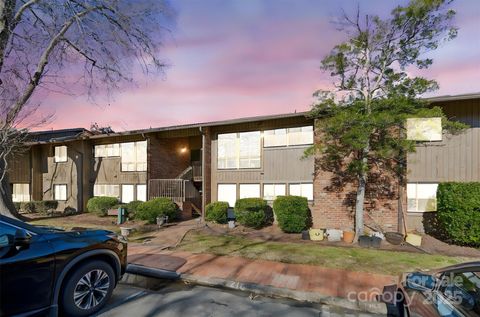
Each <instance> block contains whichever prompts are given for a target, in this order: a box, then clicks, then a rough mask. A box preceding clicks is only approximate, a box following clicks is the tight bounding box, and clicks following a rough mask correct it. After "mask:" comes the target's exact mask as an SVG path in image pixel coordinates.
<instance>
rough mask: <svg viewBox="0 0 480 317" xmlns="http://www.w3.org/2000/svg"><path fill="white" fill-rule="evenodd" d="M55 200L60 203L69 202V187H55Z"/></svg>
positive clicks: (63, 185) (62, 185)
mask: <svg viewBox="0 0 480 317" xmlns="http://www.w3.org/2000/svg"><path fill="white" fill-rule="evenodd" d="M53 199H54V200H58V201H65V200H67V185H65V184H61V185H53Z"/></svg>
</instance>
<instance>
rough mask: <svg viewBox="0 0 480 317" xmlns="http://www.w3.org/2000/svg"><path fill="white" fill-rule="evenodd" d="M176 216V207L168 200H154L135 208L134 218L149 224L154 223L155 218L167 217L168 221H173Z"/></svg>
mask: <svg viewBox="0 0 480 317" xmlns="http://www.w3.org/2000/svg"><path fill="white" fill-rule="evenodd" d="M177 215H178V206H177V205H176V204H175V203H174V202H173V201H171V200H170V199H168V198H155V199H152V200H149V201H146V202H144V203H141V204H140V205H139V206H138V207H137V212H136V213H135V218H138V219H141V220H146V221H148V222H149V223H153V224H154V223H156V222H157V217H159V216H168V219H170V220H171V219H175V218H176V217H177Z"/></svg>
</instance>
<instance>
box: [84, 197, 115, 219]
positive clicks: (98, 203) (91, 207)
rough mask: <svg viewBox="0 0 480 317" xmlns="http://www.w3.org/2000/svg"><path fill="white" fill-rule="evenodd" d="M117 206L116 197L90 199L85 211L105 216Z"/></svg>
mask: <svg viewBox="0 0 480 317" xmlns="http://www.w3.org/2000/svg"><path fill="white" fill-rule="evenodd" d="M117 204H118V199H117V198H116V197H92V198H90V199H89V200H88V202H87V210H88V212H93V213H95V214H97V215H99V216H106V215H107V212H108V210H109V209H111V208H113V207H114V206H115V205H117Z"/></svg>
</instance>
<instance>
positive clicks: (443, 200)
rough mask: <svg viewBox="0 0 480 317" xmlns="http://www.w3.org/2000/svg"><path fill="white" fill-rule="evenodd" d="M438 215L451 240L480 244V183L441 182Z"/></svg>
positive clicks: (473, 244) (464, 243) (438, 193)
mask: <svg viewBox="0 0 480 317" xmlns="http://www.w3.org/2000/svg"><path fill="white" fill-rule="evenodd" d="M437 215H438V221H439V225H440V226H441V229H442V230H443V231H444V233H445V234H446V236H447V237H448V239H449V240H451V241H452V242H454V243H457V244H462V245H471V246H480V183H441V184H439V185H438V189H437Z"/></svg>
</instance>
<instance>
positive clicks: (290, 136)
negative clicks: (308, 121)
mask: <svg viewBox="0 0 480 317" xmlns="http://www.w3.org/2000/svg"><path fill="white" fill-rule="evenodd" d="M292 129H300V130H301V131H300V132H295V133H298V134H300V135H302V134H303V137H306V134H307V133H308V140H305V141H301V142H299V141H293V139H294V137H293V133H294V132H292ZM305 129H308V131H303V130H305ZM297 138H300V137H298V136H297ZM313 142H314V129H313V126H312V125H307V126H301V127H293V128H289V129H288V145H289V146H294V145H309V144H313Z"/></svg>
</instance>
